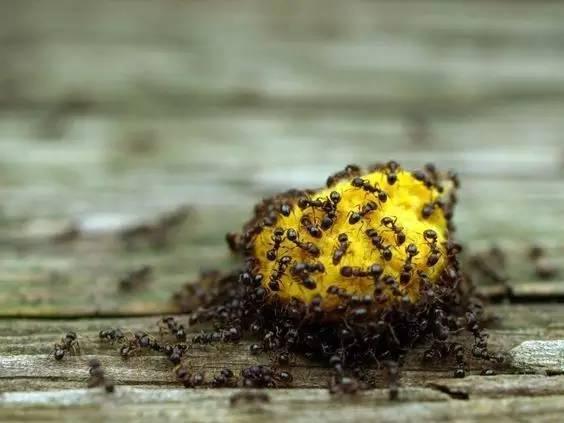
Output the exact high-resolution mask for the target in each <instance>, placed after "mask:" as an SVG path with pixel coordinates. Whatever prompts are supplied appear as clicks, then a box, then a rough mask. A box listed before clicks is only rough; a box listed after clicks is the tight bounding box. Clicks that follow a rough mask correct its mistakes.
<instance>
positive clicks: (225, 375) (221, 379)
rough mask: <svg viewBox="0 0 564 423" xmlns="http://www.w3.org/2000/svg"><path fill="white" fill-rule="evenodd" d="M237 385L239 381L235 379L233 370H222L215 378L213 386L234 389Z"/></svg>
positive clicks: (212, 382)
mask: <svg viewBox="0 0 564 423" xmlns="http://www.w3.org/2000/svg"><path fill="white" fill-rule="evenodd" d="M236 384H237V379H236V378H235V377H234V374H233V371H232V370H231V369H227V368H225V369H221V371H220V372H219V374H218V375H216V376H214V378H213V379H212V381H211V385H212V386H213V387H214V388H223V387H234V386H235V385H236Z"/></svg>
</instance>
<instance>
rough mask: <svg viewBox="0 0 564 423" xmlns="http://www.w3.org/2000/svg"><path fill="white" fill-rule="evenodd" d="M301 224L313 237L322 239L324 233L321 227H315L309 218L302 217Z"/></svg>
mask: <svg viewBox="0 0 564 423" xmlns="http://www.w3.org/2000/svg"><path fill="white" fill-rule="evenodd" d="M300 223H301V224H302V225H303V227H304V228H306V230H307V231H308V233H309V234H310V235H311V236H312V237H314V238H321V237H322V236H323V232H322V231H321V229H320V228H319V226H317V225H315V224H314V223H313V222H312V221H311V219H310V218H309V217H308V216H302V218H301V219H300Z"/></svg>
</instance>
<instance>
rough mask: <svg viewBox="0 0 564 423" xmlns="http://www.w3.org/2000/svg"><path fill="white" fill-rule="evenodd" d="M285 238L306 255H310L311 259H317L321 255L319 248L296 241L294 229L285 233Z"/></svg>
mask: <svg viewBox="0 0 564 423" xmlns="http://www.w3.org/2000/svg"><path fill="white" fill-rule="evenodd" d="M286 237H287V238H288V240H289V241H291V242H293V243H294V244H295V245H296V246H297V247H298V248H301V249H302V250H304V251H305V252H306V253H308V254H310V255H312V256H313V257H315V258H317V257H319V256H320V255H321V251H320V250H319V247H317V246H316V245H315V244H313V243H311V242H302V241H300V240H299V239H298V233H297V232H296V230H295V229H291V228H290V229H288V230H287V231H286Z"/></svg>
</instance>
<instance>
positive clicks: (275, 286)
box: [268, 256, 292, 291]
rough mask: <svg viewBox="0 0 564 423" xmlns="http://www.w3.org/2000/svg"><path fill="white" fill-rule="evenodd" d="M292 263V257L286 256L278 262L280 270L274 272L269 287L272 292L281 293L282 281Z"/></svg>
mask: <svg viewBox="0 0 564 423" xmlns="http://www.w3.org/2000/svg"><path fill="white" fill-rule="evenodd" d="M291 262H292V258H291V257H290V256H284V257H282V258H281V259H280V260H278V268H277V269H276V270H275V271H273V272H272V274H271V275H270V281H269V283H268V287H269V288H270V289H271V290H272V291H280V279H282V276H283V275H284V272H286V269H287V268H288V266H289V265H290V263H291Z"/></svg>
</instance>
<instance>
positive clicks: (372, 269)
mask: <svg viewBox="0 0 564 423" xmlns="http://www.w3.org/2000/svg"><path fill="white" fill-rule="evenodd" d="M382 272H383V269H382V267H381V266H380V265H379V264H377V263H375V264H373V265H372V266H369V267H368V268H367V269H362V268H360V267H353V266H343V267H341V270H340V273H341V276H343V277H345V278H366V277H368V276H371V277H373V278H374V279H378V278H379V277H380V276H381V275H382Z"/></svg>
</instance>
